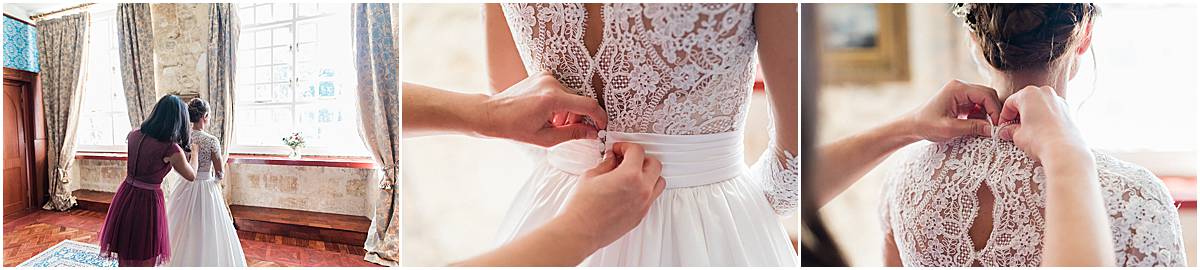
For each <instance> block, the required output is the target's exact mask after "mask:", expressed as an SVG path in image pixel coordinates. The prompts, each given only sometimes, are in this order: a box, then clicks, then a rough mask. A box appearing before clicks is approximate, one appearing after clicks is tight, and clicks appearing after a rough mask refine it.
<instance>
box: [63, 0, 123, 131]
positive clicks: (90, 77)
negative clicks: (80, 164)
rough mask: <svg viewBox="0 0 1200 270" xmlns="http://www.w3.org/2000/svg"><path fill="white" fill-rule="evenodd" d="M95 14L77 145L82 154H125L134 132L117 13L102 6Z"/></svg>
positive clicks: (95, 10) (94, 11)
mask: <svg viewBox="0 0 1200 270" xmlns="http://www.w3.org/2000/svg"><path fill="white" fill-rule="evenodd" d="M92 12H93V13H92V23H91V27H90V34H89V36H88V37H89V38H90V43H89V44H88V53H87V56H86V57H87V59H86V61H87V62H86V63H85V65H87V66H85V67H84V72H85V73H86V74H84V79H85V80H86V81H85V82H84V84H83V99H82V101H80V114H79V128H78V131H77V132H78V133H76V134H77V137H76V141H75V142H76V144H77V145H78V146H79V151H101V152H124V151H125V134H128V133H129V131H130V130H131V129H130V125H129V116H128V108H127V107H126V105H125V92H124V88H122V83H121V63H120V58H118V56H117V24H116V10H115V9H113V7H107V8H106V7H103V6H102V7H99V8H95V9H92Z"/></svg>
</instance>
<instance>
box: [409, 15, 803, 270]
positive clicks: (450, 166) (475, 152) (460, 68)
mask: <svg viewBox="0 0 1200 270" xmlns="http://www.w3.org/2000/svg"><path fill="white" fill-rule="evenodd" d="M401 9H402V10H403V23H402V27H403V28H402V31H403V33H402V35H403V39H404V40H403V41H402V42H403V43H402V44H403V45H402V50H403V52H402V54H403V55H404V57H402V59H403V60H402V61H403V62H402V63H401V64H402V65H403V72H404V74H403V78H404V81H407V82H413V83H418V84H423V85H429V86H434V87H438V88H442V89H448V90H454V91H460V92H469V93H487V92H488V85H487V73H486V70H485V65H484V57H485V55H484V37H483V34H484V33H483V22H482V21H481V20H480V19H481V12H482V9H483V6H482V5H481V4H404V5H402V6H401ZM401 91H403V90H401ZM766 106H767V98H766V95H765V94H764V93H763V92H762V91H761V89H756V90H755V92H754V94H753V95H752V97H751V106H750V113H749V115H748V119H747V121H746V127H745V130H746V134H745V140H746V142H745V147H746V148H745V151H746V157H747V160H746V164H747V165H750V164H753V163H754V162H755V161H756V160H757V159H758V157H759V154H761V153H762V151H763V150H764V149H765V148H766V145H767V142H768V133H767V110H766ZM527 147H528V146H524V145H521V144H518V143H513V142H509V141H505V140H497V139H480V138H475V137H467V136H457V135H444V136H426V137H418V138H405V139H404V140H403V146H402V147H401V149H403V150H402V151H403V156H404V158H403V161H402V164H403V165H402V169H401V171H402V174H403V177H402V179H403V185H404V187H403V189H402V193H403V194H402V196H401V197H402V198H403V209H404V210H403V213H404V218H403V222H404V225H403V226H402V228H403V230H404V232H403V234H404V236H403V237H402V238H401V239H403V240H402V241H403V242H404V243H403V248H402V249H401V250H402V252H403V255H402V258H404V262H403V263H404V265H405V266H437V265H445V264H447V263H451V262H454V261H458V260H463V259H466V258H469V257H470V256H473V255H477V254H480V253H483V252H485V251H487V250H490V249H491V248H493V247H495V244H496V233H497V231H498V230H499V226H500V222H501V220H502V219H503V218H504V214H505V213H507V211H508V208H509V204H511V202H512V200H513V198H514V197H515V196H516V193H517V191H518V190H519V189H520V187H521V186H522V185H524V183H525V181H526V180H528V177H529V175H530V173H531V172H532V170H533V166H534V164H533V161H532V159H531V158H530V157H529V156H527V155H526V152H527V151H526V148H527ZM797 224H798V218H797V217H796V216H792V217H788V218H784V226H785V227H787V228H788V230H789V235H790V236H791V238H792V239H793V241H794V240H795V239H796V228H797Z"/></svg>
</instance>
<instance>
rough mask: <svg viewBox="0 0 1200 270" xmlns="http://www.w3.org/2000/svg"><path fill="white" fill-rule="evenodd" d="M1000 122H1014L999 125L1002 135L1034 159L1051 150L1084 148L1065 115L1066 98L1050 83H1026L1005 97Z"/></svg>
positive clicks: (1043, 155) (1073, 125)
mask: <svg viewBox="0 0 1200 270" xmlns="http://www.w3.org/2000/svg"><path fill="white" fill-rule="evenodd" d="M998 119H999V120H1000V122H1001V123H1004V122H1013V123H1014V124H1011V125H1006V126H1004V127H1002V128H1001V130H1000V133H999V136H1000V138H1001V139H1005V140H1011V141H1013V143H1014V144H1016V145H1017V148H1020V149H1021V150H1023V151H1025V153H1026V154H1029V155H1030V156H1031V157H1033V158H1035V159H1042V158H1045V157H1047V155H1048V154H1050V152H1051V151H1062V150H1071V151H1083V152H1086V151H1087V145H1086V144H1085V143H1084V141H1083V137H1082V136H1080V134H1079V130H1078V129H1076V128H1075V124H1074V123H1072V122H1071V118H1069V117H1068V116H1067V102H1066V100H1063V98H1062V97H1059V96H1058V95H1056V94H1055V91H1054V88H1051V87H1049V86H1044V87H1036V86H1026V87H1025V88H1024V89H1022V90H1021V91H1017V93H1015V94H1013V95H1012V96H1010V97H1008V100H1006V101H1004V108H1003V109H1002V111H1001V112H1000V117H999V118H998Z"/></svg>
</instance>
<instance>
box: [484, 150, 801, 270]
mask: <svg viewBox="0 0 1200 270" xmlns="http://www.w3.org/2000/svg"><path fill="white" fill-rule="evenodd" d="M610 134H612V133H610ZM677 137H680V136H664V135H650V134H617V136H616V140H617V141H634V142H638V143H642V144H643V145H644V147H645V148H646V153H647V155H648V156H654V157H656V158H658V159H659V160H660V161H662V163H663V178H664V179H666V181H667V189H665V190H664V191H663V193H662V195H661V196H660V197H659V198H658V199H657V200H656V201H655V202H654V204H653V205H652V206H651V207H650V210H649V213H648V214H647V215H646V217H645V219H643V220H642V223H641V224H639V225H638V226H637V227H636V228H634V229H633V230H632V231H630V232H629V233H627V234H625V235H624V236H622V237H621V238H620V239H618V240H617V241H616V242H614V243H612V244H610V245H608V246H606V247H604V248H602V249H600V250H599V251H597V252H596V253H593V254H592V255H591V256H590V257H588V258H587V259H586V260H585V261H584V262H583V263H582V264H580V265H582V266H794V265H796V264H797V256H796V253H795V250H794V249H793V248H792V244H791V241H790V239H789V238H788V234H787V230H786V229H785V228H784V226H783V224H782V222H780V220H779V216H778V215H776V214H775V212H774V210H772V209H771V206H770V205H769V204H768V203H767V201H766V197H765V195H764V194H763V191H762V188H761V187H760V186H758V185H757V184H756V181H753V178H751V177H750V175H749V174H748V173H747V171H748V169H746V168H745V165H744V164H741V162H744V161H742V159H741V153H740V151H741V142H740V139H741V136H740V134H738V135H737V136H734V135H732V134H715V135H711V136H710V135H705V136H703V137H701V136H686V137H687V138H677ZM697 138H699V139H701V140H694V139H697ZM611 139H612V137H610V140H611ZM710 139H711V140H710ZM689 140H692V141H689ZM589 145H590V146H589ZM598 147H599V146H598V142H597V141H595V140H579V141H572V142H567V143H564V144H560V145H559V146H556V147H554V148H551V149H550V150H549V152H548V154H547V155H546V158H545V160H544V161H543V162H539V165H538V167H537V168H536V169H535V170H534V172H533V175H532V176H531V179H530V180H529V181H528V182H527V183H526V184H525V186H524V187H522V189H521V191H520V192H519V193H518V195H517V198H516V200H515V201H514V203H513V206H512V208H510V210H509V212H508V215H507V216H506V219H505V221H504V223H503V224H502V226H501V230H500V232H499V235H500V238H499V240H500V243H501V244H503V243H505V242H509V241H512V240H513V239H515V238H516V237H518V236H521V235H523V234H526V233H528V232H530V231H532V230H534V229H537V227H539V226H540V225H542V224H544V223H545V222H546V221H548V220H550V219H551V218H553V217H554V216H555V215H556V214H558V212H559V211H561V209H562V207H563V205H564V203H565V202H566V201H567V200H568V199H569V197H570V196H571V194H572V193H573V190H574V188H575V185H576V183H577V182H578V181H579V175H580V173H582V172H583V171H586V170H587V169H589V168H591V167H593V166H594V164H595V163H596V162H598V156H599V154H598V152H599V149H598ZM564 148H566V149H564ZM580 156H583V157H584V158H580ZM587 159H591V160H593V161H587Z"/></svg>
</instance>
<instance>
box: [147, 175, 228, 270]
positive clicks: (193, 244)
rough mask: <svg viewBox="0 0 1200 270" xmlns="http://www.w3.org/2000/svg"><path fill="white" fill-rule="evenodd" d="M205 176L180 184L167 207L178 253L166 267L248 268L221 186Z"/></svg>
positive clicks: (173, 244) (174, 248) (172, 235)
mask: <svg viewBox="0 0 1200 270" xmlns="http://www.w3.org/2000/svg"><path fill="white" fill-rule="evenodd" d="M201 175H202V176H200V177H197V179H196V181H186V180H184V181H180V182H179V184H178V185H176V187H175V191H174V193H171V199H170V201H169V202H168V203H167V223H168V224H169V225H170V233H171V250H173V251H174V252H175V253H174V257H172V258H171V261H170V262H168V263H167V264H166V266H230V267H238V266H246V255H245V254H244V253H243V252H242V245H241V242H239V241H238V235H237V230H236V229H234V228H233V220H231V219H230V216H229V209H228V208H226V207H225V198H224V197H223V196H222V195H221V186H220V183H218V182H217V181H215V180H214V179H212V178H211V177H207V176H206V175H204V174H201Z"/></svg>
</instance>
